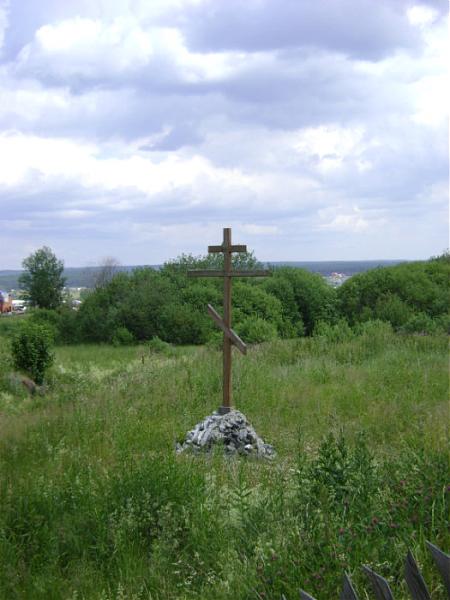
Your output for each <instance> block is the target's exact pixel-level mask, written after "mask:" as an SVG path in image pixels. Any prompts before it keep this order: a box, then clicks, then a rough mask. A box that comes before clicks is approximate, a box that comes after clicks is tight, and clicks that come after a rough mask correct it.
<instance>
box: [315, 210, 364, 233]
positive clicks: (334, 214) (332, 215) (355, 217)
mask: <svg viewBox="0 0 450 600" xmlns="http://www.w3.org/2000/svg"><path fill="white" fill-rule="evenodd" d="M346 211H348V208H347V207H342V206H332V207H329V208H326V209H323V210H319V211H318V216H319V219H320V221H322V222H321V223H320V224H319V229H324V230H327V231H336V232H348V233H362V232H364V231H366V230H367V229H368V228H369V225H370V222H369V218H368V217H367V216H365V215H364V214H363V212H362V211H361V209H360V208H359V207H358V206H353V207H352V210H351V212H346Z"/></svg>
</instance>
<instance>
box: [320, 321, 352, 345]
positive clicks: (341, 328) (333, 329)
mask: <svg viewBox="0 0 450 600" xmlns="http://www.w3.org/2000/svg"><path fill="white" fill-rule="evenodd" d="M313 335H314V337H321V338H325V339H326V340H327V341H329V342H345V341H347V340H350V339H352V337H354V332H353V331H352V329H351V328H350V326H349V324H348V323H347V321H346V320H345V319H340V320H339V321H338V322H337V323H336V324H335V325H330V323H327V322H325V321H319V322H318V323H317V325H316V326H315V328H314V333H313Z"/></svg>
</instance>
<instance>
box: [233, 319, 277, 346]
mask: <svg viewBox="0 0 450 600" xmlns="http://www.w3.org/2000/svg"><path fill="white" fill-rule="evenodd" d="M236 333H238V335H239V336H241V337H242V338H243V340H244V342H247V343H249V344H259V343H260V342H268V341H270V340H274V339H276V338H277V328H276V327H275V325H274V324H273V323H269V322H268V321H265V320H264V319H260V318H259V317H247V318H245V319H243V320H242V321H241V322H240V323H238V324H237V325H236Z"/></svg>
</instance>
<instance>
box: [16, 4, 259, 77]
mask: <svg viewBox="0 0 450 600" xmlns="http://www.w3.org/2000/svg"><path fill="white" fill-rule="evenodd" d="M259 56H264V53H260V54H259V55H257V56H250V57H249V56H247V55H246V54H245V53H243V52H203V53H196V52H192V51H190V50H188V48H187V47H186V45H185V42H184V39H183V36H182V34H181V32H180V31H179V30H178V29H177V28H174V27H167V26H160V25H158V24H156V25H155V24H150V25H148V26H144V25H143V23H141V22H140V21H139V20H138V19H137V18H136V17H135V16H131V15H130V16H120V17H116V18H114V19H113V20H112V21H110V22H104V21H101V20H99V19H91V18H85V17H84V18H83V17H75V18H72V19H65V20H63V21H60V22H58V23H53V24H48V25H44V26H42V27H41V28H40V29H38V31H37V32H36V34H35V37H34V40H33V42H32V43H30V44H27V45H26V46H25V47H24V48H23V49H22V50H21V52H20V54H19V57H18V66H17V68H18V70H19V72H23V73H31V74H32V73H35V74H39V73H42V72H43V71H44V72H45V73H46V75H47V77H48V76H51V77H54V78H57V79H58V80H60V81H70V78H73V77H82V78H84V79H87V80H90V79H91V80H92V79H97V80H102V79H106V78H115V79H117V78H118V77H121V76H124V75H126V76H128V77H130V76H133V75H135V74H136V73H138V72H141V71H142V70H143V69H148V68H150V69H151V70H152V74H153V77H156V79H158V80H161V81H167V82H168V81H173V78H174V76H175V77H176V78H178V79H179V80H180V81H183V82H187V83H198V82H202V81H214V80H220V79H224V78H226V77H228V76H230V75H231V74H233V73H235V72H237V71H238V70H242V69H244V68H248V66H249V65H248V62H249V61H251V62H255V61H258V60H260V58H259ZM144 77H148V73H145V74H144Z"/></svg>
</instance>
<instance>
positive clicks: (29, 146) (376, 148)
mask: <svg viewBox="0 0 450 600" xmlns="http://www.w3.org/2000/svg"><path fill="white" fill-rule="evenodd" d="M447 10H448V7H447V1H446V0H442V1H439V0H435V1H432V0H429V1H427V2H422V3H416V2H415V0H411V1H407V0H245V1H243V0H64V1H62V0H9V1H8V0H6V1H5V0H0V206H1V208H2V210H1V213H0V246H1V253H0V269H7V268H18V267H20V265H21V261H22V259H23V258H24V257H25V256H27V255H28V254H30V252H32V251H34V250H36V249H37V248H39V247H41V246H43V245H48V246H50V247H51V248H52V249H53V250H54V252H55V253H56V254H57V256H58V257H59V258H61V259H63V260H64V262H65V264H66V266H86V265H93V264H98V263H99V262H100V261H101V260H102V258H103V257H105V256H113V257H115V258H117V259H118V260H119V261H120V262H121V263H122V264H156V263H160V262H162V261H164V260H167V259H170V258H174V257H176V256H177V255H179V254H181V253H182V252H192V253H194V254H201V253H205V252H206V246H207V245H208V244H215V243H219V242H220V241H221V237H222V228H223V227H226V226H231V227H233V237H234V241H235V242H236V243H246V244H247V245H248V247H249V248H251V249H253V250H254V251H255V253H256V255H257V257H258V258H260V259H261V260H329V259H343V260H346V259H347V260H350V259H380V258H428V257H429V256H431V255H433V254H438V253H440V252H442V251H443V250H444V249H445V248H446V247H447V246H448V234H447V230H448V225H447V223H448V217H447V202H448V121H447V114H446V112H447V105H448V102H449V100H448V89H447V87H448V84H447V79H446V76H447V72H446V69H447V60H448V56H447V26H448V17H447Z"/></svg>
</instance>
